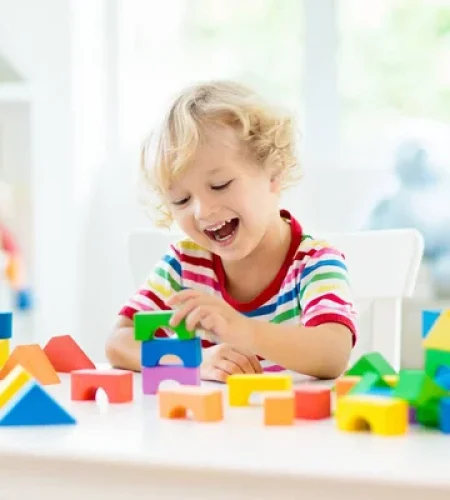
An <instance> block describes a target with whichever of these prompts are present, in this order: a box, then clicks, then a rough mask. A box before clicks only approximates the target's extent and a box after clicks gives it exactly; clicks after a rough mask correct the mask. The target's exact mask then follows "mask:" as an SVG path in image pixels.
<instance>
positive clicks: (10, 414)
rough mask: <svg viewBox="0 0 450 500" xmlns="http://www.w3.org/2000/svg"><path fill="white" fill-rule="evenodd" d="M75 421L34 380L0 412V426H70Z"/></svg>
mask: <svg viewBox="0 0 450 500" xmlns="http://www.w3.org/2000/svg"><path fill="white" fill-rule="evenodd" d="M75 423H76V420H75V419H74V418H73V417H72V415H70V414H69V413H68V412H67V411H66V410H65V409H64V408H63V407H62V406H61V405H60V404H59V403H57V402H56V401H55V400H54V399H53V398H52V397H51V396H50V395H49V394H48V393H47V392H46V391H45V389H44V388H43V387H42V386H41V385H40V384H38V383H37V381H36V380H32V381H30V382H29V383H28V384H26V385H24V386H23V388H22V389H21V390H19V391H18V392H17V393H16V395H15V396H14V397H13V398H11V399H10V400H9V401H8V403H7V404H6V405H4V406H3V407H2V408H1V410H0V426H25V425H26V426H30V425H70V424H75Z"/></svg>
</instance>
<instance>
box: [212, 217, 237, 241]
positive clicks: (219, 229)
mask: <svg viewBox="0 0 450 500" xmlns="http://www.w3.org/2000/svg"><path fill="white" fill-rule="evenodd" d="M238 226H239V219H238V218H234V219H228V220H226V221H224V222H222V223H220V224H217V226H215V227H213V228H211V229H205V231H204V232H205V234H206V236H208V238H210V239H211V240H213V241H219V242H224V241H228V240H229V239H230V238H232V237H233V236H234V234H235V233H236V230H237V228H238Z"/></svg>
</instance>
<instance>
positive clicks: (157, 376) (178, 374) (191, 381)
mask: <svg viewBox="0 0 450 500" xmlns="http://www.w3.org/2000/svg"><path fill="white" fill-rule="evenodd" d="M163 380H174V381H175V382H179V383H180V384H181V385H200V367H198V366H197V367H195V368H188V367H185V366H179V365H159V366H152V367H147V366H143V367H142V390H143V393H144V394H156V393H157V392H158V387H159V384H160V383H161V382H162V381H163Z"/></svg>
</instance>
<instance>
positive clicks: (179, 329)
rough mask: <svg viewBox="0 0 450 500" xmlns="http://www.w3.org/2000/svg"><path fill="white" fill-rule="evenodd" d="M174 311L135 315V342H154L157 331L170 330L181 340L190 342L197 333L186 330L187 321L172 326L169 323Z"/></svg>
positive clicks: (138, 313) (143, 312)
mask: <svg viewBox="0 0 450 500" xmlns="http://www.w3.org/2000/svg"><path fill="white" fill-rule="evenodd" d="M173 313H174V311H172V310H171V311H139V312H137V313H136V314H135V315H134V338H135V340H140V341H147V340H152V339H153V337H154V336H155V332H156V330H158V329H159V328H169V329H170V330H172V331H173V332H174V333H175V334H176V336H177V337H178V338H179V339H180V340H190V339H193V338H194V337H195V331H190V330H188V329H187V328H186V323H185V321H184V320H183V321H181V323H180V324H179V325H178V326H176V327H173V326H170V325H169V321H170V318H171V317H172V316H173Z"/></svg>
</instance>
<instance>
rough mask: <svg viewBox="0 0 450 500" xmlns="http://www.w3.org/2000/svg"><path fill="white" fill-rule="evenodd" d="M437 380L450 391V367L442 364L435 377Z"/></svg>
mask: <svg viewBox="0 0 450 500" xmlns="http://www.w3.org/2000/svg"><path fill="white" fill-rule="evenodd" d="M434 380H435V382H436V383H437V384H438V385H440V386H441V387H442V388H444V389H445V390H447V391H450V368H448V367H446V366H441V367H440V368H439V369H438V370H437V371H436V375H435V377H434Z"/></svg>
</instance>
